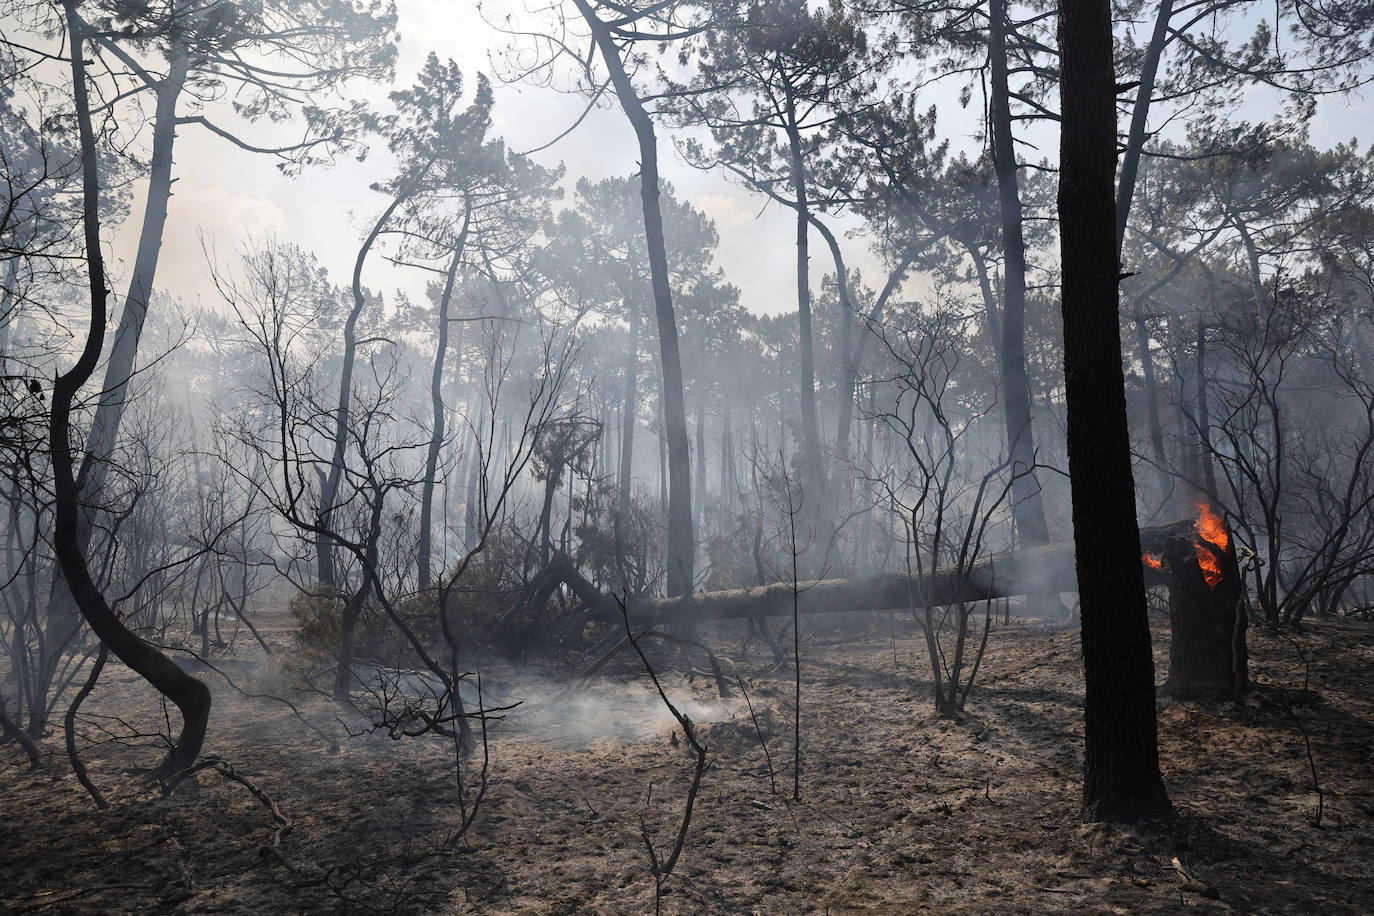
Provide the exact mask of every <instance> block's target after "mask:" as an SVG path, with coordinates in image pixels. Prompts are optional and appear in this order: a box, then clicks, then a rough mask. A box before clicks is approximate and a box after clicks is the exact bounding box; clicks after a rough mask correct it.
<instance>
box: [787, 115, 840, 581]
mask: <svg viewBox="0 0 1374 916" xmlns="http://www.w3.org/2000/svg"><path fill="white" fill-rule="evenodd" d="M787 122H788V125H787V147H788V155H789V158H790V161H791V172H792V176H791V177H792V196H793V197H794V198H795V199H796V210H797V328H798V336H799V340H798V350H799V351H800V352H799V353H798V354H797V356H798V359H797V372H798V377H799V385H798V392H799V396H800V399H801V401H800V403H801V426H802V462H803V464H802V484H803V487H804V489H803V493H802V500H803V503H804V505H803V507H802V508H803V513H804V517H805V518H807V519H808V520H810V521H811V522H812V524H813V525H814V526H815V532H816V536H815V543H816V544H818V545H821V549H822V550H827V551H828V548H829V546H830V545H831V543H832V542H833V540H834V526H833V523H832V520H831V519H830V518H829V513H828V512H827V511H826V492H825V491H826V473H825V464H824V460H823V458H822V457H821V431H820V423H819V421H818V420H817V417H816V348H815V338H814V332H813V330H812V326H811V276H810V273H811V271H810V267H811V254H810V246H809V232H810V226H811V220H810V209H809V205H808V202H807V194H806V164H805V163H804V162H803V161H802V150H801V132H800V131H799V130H798V128H797V126H796V112H795V110H794V107H793V101H792V99H791V97H790V96H789V97H788V99H787ZM817 559H819V558H811V563H809V564H808V565H809V566H814V563H815V560H817Z"/></svg>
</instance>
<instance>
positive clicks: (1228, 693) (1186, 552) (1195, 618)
mask: <svg viewBox="0 0 1374 916" xmlns="http://www.w3.org/2000/svg"><path fill="white" fill-rule="evenodd" d="M1232 543H1234V541H1232ZM1199 549H1201V550H1210V552H1211V553H1212V554H1213V555H1214V556H1215V557H1216V558H1217V560H1218V562H1219V564H1220V567H1221V581H1220V582H1218V583H1217V585H1216V587H1215V588H1212V587H1210V586H1208V584H1207V581H1206V579H1205V578H1204V577H1203V574H1202V569H1201V567H1200V566H1199V565H1198V554H1197V552H1198V550H1199ZM1160 553H1161V556H1162V558H1163V560H1164V562H1165V564H1167V565H1168V567H1169V573H1170V582H1169V627H1170V630H1171V633H1170V640H1169V677H1168V679H1167V680H1166V681H1165V682H1164V688H1163V691H1164V693H1166V694H1168V695H1169V696H1174V697H1180V698H1193V697H1211V698H1216V699H1239V698H1240V697H1241V696H1243V695H1244V694H1245V691H1246V689H1247V688H1248V687H1249V685H1250V678H1249V653H1248V651H1247V646H1246V640H1245V631H1246V627H1247V624H1248V621H1247V620H1246V616H1247V615H1246V612H1245V601H1244V597H1245V595H1244V592H1245V588H1244V580H1243V579H1242V578H1241V573H1240V565H1239V563H1238V562H1237V560H1236V555H1235V552H1234V550H1233V549H1227V550H1222V549H1221V548H1216V547H1208V546H1206V545H1203V546H1201V547H1199V546H1198V544H1197V542H1196V540H1195V539H1194V537H1193V536H1192V532H1191V530H1190V531H1188V532H1186V533H1184V534H1183V535H1182V536H1180V537H1175V538H1172V539H1171V540H1169V541H1168V542H1167V543H1166V544H1165V545H1164V549H1163V550H1162V551H1161V552H1160Z"/></svg>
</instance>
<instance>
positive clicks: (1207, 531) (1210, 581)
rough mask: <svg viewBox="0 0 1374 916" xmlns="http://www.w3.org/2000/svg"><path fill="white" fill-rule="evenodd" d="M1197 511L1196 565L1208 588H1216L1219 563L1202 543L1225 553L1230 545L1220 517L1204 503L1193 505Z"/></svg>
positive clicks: (1218, 580) (1219, 578) (1219, 571)
mask: <svg viewBox="0 0 1374 916" xmlns="http://www.w3.org/2000/svg"><path fill="white" fill-rule="evenodd" d="M1195 505H1196V506H1197V510H1198V517H1197V525H1195V526H1194V527H1195V528H1196V529H1197V543H1196V545H1195V546H1196V548H1197V565H1198V566H1201V567H1202V577H1203V578H1204V579H1206V580H1207V586H1208V587H1209V588H1216V587H1217V583H1219V582H1220V581H1221V561H1220V560H1218V559H1217V557H1216V556H1215V555H1214V554H1213V553H1212V551H1210V550H1208V549H1207V547H1206V546H1204V545H1203V543H1202V542H1204V541H1205V542H1206V543H1208V544H1211V545H1213V546H1214V547H1216V548H1217V550H1218V551H1225V550H1226V548H1227V546H1228V545H1229V544H1230V543H1231V540H1230V538H1229V537H1228V536H1227V534H1226V523H1225V522H1223V521H1222V519H1221V516H1220V515H1217V514H1216V513H1215V512H1213V511H1212V507H1211V506H1209V505H1207V504H1206V503H1204V502H1199V503H1195Z"/></svg>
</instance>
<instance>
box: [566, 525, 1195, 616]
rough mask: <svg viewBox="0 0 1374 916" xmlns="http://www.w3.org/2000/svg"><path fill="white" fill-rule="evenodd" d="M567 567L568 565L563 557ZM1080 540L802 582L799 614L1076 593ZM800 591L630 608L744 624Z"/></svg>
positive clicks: (575, 583)
mask: <svg viewBox="0 0 1374 916" xmlns="http://www.w3.org/2000/svg"><path fill="white" fill-rule="evenodd" d="M1180 526H1185V527H1187V528H1188V529H1189V530H1191V527H1192V522H1177V523H1175V524H1171V525H1164V526H1160V527H1154V528H1143V529H1141V532H1140V542H1141V545H1142V549H1143V550H1146V551H1150V550H1152V549H1154V548H1155V546H1156V545H1158V544H1162V543H1163V542H1164V541H1165V540H1166V539H1167V538H1168V537H1170V536H1171V535H1176V533H1177V532H1178V531H1179V530H1180ZM560 560H562V558H560ZM562 572H563V578H564V581H565V582H567V583H568V586H569V587H570V588H571V589H572V591H573V592H574V593H575V594H576V595H577V596H578V598H579V599H580V600H582V602H583V603H584V604H586V605H587V607H588V609H589V610H590V611H591V612H592V614H593V616H596V617H599V618H601V617H604V618H606V619H608V620H609V619H611V618H612V617H614V618H615V619H618V618H619V616H620V611H619V607H618V606H617V605H616V603H615V601H614V599H611V598H606V597H603V596H601V595H600V594H599V593H598V592H597V591H596V589H595V588H594V587H593V586H591V584H590V583H588V582H587V581H586V579H585V578H583V577H582V576H581V575H579V574H578V573H577V572H576V570H574V569H572V566H571V564H570V563H567V562H566V561H562ZM1145 583H1146V585H1165V584H1168V580H1167V578H1166V577H1165V576H1164V575H1162V574H1160V573H1159V572H1158V571H1156V570H1153V569H1150V568H1148V567H1147V568H1146V570H1145ZM1077 590H1078V578H1077V575H1076V573H1075V570H1074V548H1073V542H1072V541H1064V542H1061V543H1058V544H1048V545H1046V546H1044V547H1032V548H1028V549H1025V550H1017V551H1012V552H1010V553H1000V554H994V555H992V556H987V557H983V558H981V559H978V560H975V561H974V562H973V563H971V564H969V565H968V566H966V567H963V568H959V567H948V566H944V567H940V568H939V569H937V570H935V571H934V573H932V574H930V575H928V576H909V575H906V574H905V573H883V574H880V575H876V576H873V577H871V578H867V579H820V580H814V581H807V582H799V583H797V586H796V593H797V594H796V598H797V610H798V612H799V613H802V614H822V613H824V614H836V613H844V612H847V611H876V610H884V609H887V608H907V607H913V606H915V607H922V606H924V603H925V602H927V601H928V602H929V603H930V604H931V605H932V606H934V607H939V606H942V605H948V604H956V603H958V602H961V601H985V600H988V599H992V598H1008V597H1013V596H1017V595H1027V594H1052V593H1054V592H1076V591H1077ZM792 599H793V586H792V584H791V583H790V582H778V583H774V584H772V585H760V586H756V587H753V588H736V589H724V590H721V591H713V592H699V593H696V594H693V595H683V596H680V597H677V598H650V599H645V600H642V601H637V602H635V603H633V604H632V605H631V606H630V619H631V621H632V622H633V623H634V624H636V625H647V624H651V623H670V622H675V621H689V620H695V621H704V620H737V619H742V618H747V617H780V616H787V615H790V614H791V613H792Z"/></svg>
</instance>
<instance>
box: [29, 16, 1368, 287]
mask: <svg viewBox="0 0 1374 916" xmlns="http://www.w3.org/2000/svg"><path fill="white" fill-rule="evenodd" d="M522 6H523V0H487V2H486V4H485V8H486V17H487V18H489V19H493V20H495V19H498V18H499V14H500V12H501V9H502V8H504V7H509V8H513V9H514V10H515V11H516V12H517V13H518V12H519V8H520V7H522ZM399 9H400V17H401V19H400V27H399V31H400V33H401V37H402V41H401V46H400V50H401V53H400V59H399V61H398V63H397V68H396V83H397V86H408V85H409V84H410V82H411V79H412V77H413V75H414V74H415V73H416V71H417V70H418V69H419V67H420V65H421V64H422V63H423V60H424V57H425V55H426V54H427V53H428V52H429V51H431V50H434V51H436V52H437V53H438V54H439V55H440V57H451V58H453V59H454V60H456V61H457V62H458V64H459V65H460V67H461V68H462V70H463V71H464V75H465V76H466V77H468V83H467V85H468V86H469V87H471V85H472V84H473V79H472V77H473V75H474V74H475V73H476V72H478V71H482V72H486V73H489V74H490V73H493V72H494V71H499V70H500V66H499V60H497V59H495V56H496V55H498V54H499V48H501V47H502V46H504V45H505V44H506V38H505V36H503V35H501V34H499V33H498V32H497V31H495V30H494V29H492V28H491V27H490V26H488V25H487V23H486V20H485V19H484V18H483V15H482V14H480V13H479V12H478V9H477V4H476V3H475V2H473V0H457V2H453V0H401V2H400V3H399ZM7 30H8V29H7ZM393 88H396V87H393V86H378V85H368V84H364V83H359V84H357V86H356V87H355V89H354V91H355V93H357V94H359V95H362V96H364V97H366V98H368V99H369V100H371V101H373V102H374V103H375V104H376V105H377V106H378V107H379V108H381V109H383V110H385V107H386V104H387V102H386V93H387V92H388V91H390V90H391V89H393ZM956 92H957V86H955V85H951V86H949V87H948V89H947V90H945V91H941V92H940V93H939V94H937V95H934V96H933V97H932V98H933V100H934V101H935V102H936V103H937V104H939V106H940V125H939V128H938V130H939V133H940V135H941V136H942V137H949V138H952V139H953V142H954V145H955V146H956V147H960V146H963V147H967V146H969V145H970V141H969V138H971V137H973V136H974V135H975V134H976V133H977V131H978V126H979V125H978V123H977V118H978V113H977V110H976V106H977V103H976V102H975V106H974V108H973V109H969V110H965V109H962V108H960V107H959V106H958V105H957V103H956V102H955V93H956ZM584 104H585V101H584V100H583V99H582V98H581V97H576V96H568V95H562V94H559V93H558V92H556V91H554V90H551V89H547V88H540V87H533V86H519V85H514V86H511V85H502V84H501V83H500V82H499V81H497V88H496V106H495V110H494V112H493V120H494V125H493V130H492V135H493V136H499V137H503V138H504V139H505V140H506V142H507V144H508V146H509V148H511V149H513V150H525V149H531V148H535V147H539V146H542V145H544V144H545V143H547V142H548V141H549V140H551V139H552V138H554V137H555V136H557V135H558V134H559V133H561V132H562V131H563V130H565V129H566V128H567V127H568V126H569V125H570V124H571V123H572V121H573V120H574V119H575V118H576V117H577V115H578V113H580V111H581V110H582V107H583V106H584ZM1254 107H1255V108H1256V109H1257V110H1256V111H1255V112H1254V113H1253V114H1251V117H1253V118H1256V119H1258V118H1262V117H1264V116H1265V114H1266V112H1264V111H1263V108H1264V100H1263V99H1261V98H1258V97H1257V101H1256V104H1255V106H1254ZM1371 123H1374V107H1372V106H1371V105H1370V103H1369V102H1368V101H1367V100H1366V99H1362V98H1356V99H1354V100H1353V102H1352V101H1348V100H1346V99H1340V98H1338V99H1332V100H1329V101H1327V102H1324V103H1323V105H1322V107H1321V109H1320V113H1319V116H1318V121H1317V124H1316V127H1315V130H1314V141H1315V142H1316V143H1317V144H1318V145H1329V144H1331V143H1334V142H1336V141H1338V140H1341V139H1348V138H1349V137H1351V136H1354V135H1357V134H1358V135H1361V138H1362V141H1363V142H1366V143H1367V142H1369V141H1370V139H1371V136H1370V129H1369V127H1368V125H1369V124H1371ZM660 133H661V136H660V157H661V170H662V173H663V175H664V177H666V178H667V179H669V180H670V181H671V182H672V183H673V184H674V186H675V187H676V189H677V192H678V195H679V196H680V197H683V198H686V199H687V200H690V201H691V202H692V203H693V204H694V205H695V206H697V207H698V208H700V209H702V210H704V211H705V212H706V213H708V214H709V215H710V216H711V217H712V218H713V219H714V220H715V221H716V226H717V229H718V230H719V233H720V241H721V244H720V249H719V251H718V253H717V263H718V265H719V266H720V267H722V268H723V269H724V270H725V273H726V276H727V278H728V279H729V280H730V281H731V282H733V283H734V284H735V285H737V286H738V287H740V289H741V292H742V300H743V304H744V305H745V306H746V307H747V308H749V309H750V310H752V311H755V312H761V313H776V312H781V311H789V310H792V309H795V302H796V299H795V295H796V293H795V286H794V282H795V281H794V280H793V277H794V273H793V271H794V267H793V264H794V257H795V255H794V249H793V240H794V231H793V226H792V220H791V218H790V216H789V214H788V213H785V212H783V211H782V210H781V209H780V208H779V207H778V206H776V205H768V206H765V205H764V204H763V202H762V201H761V200H760V199H759V198H758V197H756V196H753V195H750V194H747V193H745V192H744V191H742V190H740V189H739V188H738V187H736V186H735V185H733V184H730V183H729V182H727V181H725V180H724V178H722V177H721V176H720V175H719V174H717V173H703V172H700V171H698V170H696V169H692V168H690V167H688V166H686V165H685V164H683V163H682V161H681V160H680V158H679V157H678V156H677V155H676V153H675V151H674V149H673V145H672V142H671V137H670V136H669V135H667V134H666V132H660ZM244 134H245V135H246V136H248V137H250V138H251V137H253V136H254V128H253V127H248V128H246V129H245V130H244ZM1041 153H1042V154H1043V155H1045V156H1053V155H1054V153H1053V149H1052V148H1044V147H1042V148H1041ZM535 158H536V159H537V160H538V161H540V162H541V163H543V164H546V165H553V164H555V163H557V162H559V161H562V162H563V163H565V164H566V166H567V185H568V188H569V190H570V189H571V186H572V184H573V183H574V182H575V181H576V180H577V178H579V177H582V176H588V177H591V178H593V179H597V178H604V177H610V176H626V175H630V174H632V173H634V172H635V171H636V169H637V167H638V166H637V161H636V160H637V155H636V146H635V142H634V135H633V132H632V130H631V129H630V127H629V125H628V123H627V122H626V120H625V117H624V115H623V113H622V112H621V111H620V109H619V108H618V107H607V108H603V109H601V110H597V111H595V112H593V113H592V114H591V115H590V116H589V117H588V118H587V119H586V120H585V121H584V122H583V123H582V125H581V126H580V127H578V128H577V130H575V131H574V132H573V133H572V134H571V135H569V136H568V137H566V138H564V139H563V140H561V141H559V142H558V143H557V144H556V145H554V146H553V147H551V148H550V149H548V150H545V151H543V152H542V153H539V154H537V155H536V156H535ZM392 169H393V163H392V161H391V159H390V157H389V155H388V154H387V153H386V150H385V148H384V146H382V145H381V144H380V143H379V144H377V146H376V149H375V152H374V153H373V155H371V156H369V157H368V159H367V161H366V162H363V163H358V162H355V161H352V160H344V161H341V162H340V163H339V164H338V165H336V166H334V167H333V168H330V169H313V170H310V171H308V172H306V173H305V174H304V175H302V176H300V177H298V178H294V179H288V178H284V177H283V176H282V175H281V174H280V173H279V172H278V170H277V169H276V168H275V166H274V164H273V161H272V160H271V159H270V158H269V157H266V156H255V155H252V154H249V153H245V152H242V151H240V150H238V149H236V148H234V147H232V146H230V145H229V144H228V143H226V142H225V141H223V140H220V139H218V138H216V137H214V136H212V135H210V134H209V133H207V132H206V131H203V130H199V129H191V128H183V129H182V131H181V132H180V133H179V135H178V140H177V154H176V157H175V171H174V174H175V176H176V178H177V182H176V184H175V185H174V188H173V190H174V195H173V197H172V202H171V206H170V212H169V220H168V227H167V233H166V243H165V246H164V248H163V253H162V257H161V261H160V266H159V276H158V286H159V288H161V289H162V290H164V291H166V292H168V293H171V294H172V295H174V296H178V297H181V298H184V299H187V300H194V299H196V298H198V297H200V298H202V299H204V300H206V301H207V302H209V301H213V299H214V293H213V290H212V289H211V288H210V286H209V282H208V278H207V273H206V263H205V256H204V254H203V252H202V247H201V239H202V237H204V238H205V239H206V240H207V241H208V242H210V243H211V244H212V245H213V247H214V249H215V251H216V253H217V257H218V259H219V260H220V261H221V262H229V261H232V260H233V259H234V258H235V249H236V248H237V247H239V246H241V245H242V244H243V242H244V240H245V239H246V238H247V237H248V236H250V235H254V236H262V235H265V234H268V233H274V234H275V235H276V236H277V237H279V238H280V239H282V240H284V241H289V242H293V243H295V244H298V245H300V246H301V247H303V248H305V249H307V250H310V251H313V252H314V253H315V254H316V255H317V256H318V257H319V258H320V260H321V262H322V263H323V264H324V265H325V266H326V267H327V268H328V269H329V271H330V275H331V277H332V278H333V280H334V281H335V282H336V283H345V282H347V280H348V278H349V276H350V274H351V271H352V264H353V259H354V257H355V255H356V251H357V246H358V241H359V239H360V238H361V236H362V234H363V231H364V230H363V227H365V226H366V225H368V224H370V221H371V220H372V219H373V218H374V217H375V215H376V214H377V213H378V212H379V211H380V209H381V207H382V206H383V205H384V203H385V201H384V199H383V197H382V195H380V194H377V193H375V192H373V191H370V190H369V189H368V186H369V185H370V184H372V183H373V182H375V181H379V180H382V179H385V178H387V177H389V176H390V174H391V173H392ZM136 193H137V194H138V195H141V188H140V189H139V190H138V191H137V192H136ZM565 200H566V198H565ZM134 203H135V206H134V209H133V215H132V216H131V218H130V220H129V221H128V222H127V223H126V224H125V225H124V226H123V227H122V228H121V229H120V230H119V231H118V232H117V234H116V236H115V241H114V249H115V255H116V257H117V258H118V259H121V260H122V261H123V262H124V265H125V271H124V272H125V273H127V266H128V264H129V263H131V261H132V256H133V251H134V245H135V244H136V240H137V230H138V224H139V222H140V217H141V198H136V200H135V202H134ZM853 225H856V223H854V222H843V223H837V224H836V226H837V228H840V229H844V228H847V227H850V226H853ZM844 244H845V251H846V259H847V261H848V263H849V265H850V266H851V267H858V268H860V269H862V270H863V272H864V274H865V278H866V280H867V282H868V283H869V285H880V282H881V276H880V274H881V266H880V265H879V264H878V262H877V261H876V260H875V259H874V258H872V257H871V256H870V255H869V254H868V252H867V245H866V243H865V242H864V241H863V240H862V239H849V240H846V241H845V243H844ZM832 269H833V263H832V261H831V259H830V255H829V252H828V250H827V249H826V248H825V246H824V244H823V242H822V240H821V239H820V238H818V237H815V236H814V234H813V243H812V278H813V283H814V282H819V278H820V276H821V275H822V274H823V273H825V272H830V271H831V270H832ZM428 279H429V277H428V275H426V274H424V273H422V272H418V271H413V270H412V271H406V270H402V269H398V268H392V267H390V266H389V265H388V264H387V263H386V262H385V261H383V260H382V259H380V258H376V257H374V258H372V259H371V260H370V261H369V265H368V268H367V272H366V274H365V276H364V282H365V283H366V284H367V285H368V286H370V287H372V288H374V289H381V290H383V291H384V292H385V293H386V294H387V295H388V297H389V296H390V295H391V293H392V291H393V290H394V289H396V288H401V289H404V290H405V291H407V292H408V293H409V294H410V295H411V296H412V297H414V298H420V297H421V296H422V294H423V290H424V286H425V283H426V282H427V280H428Z"/></svg>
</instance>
